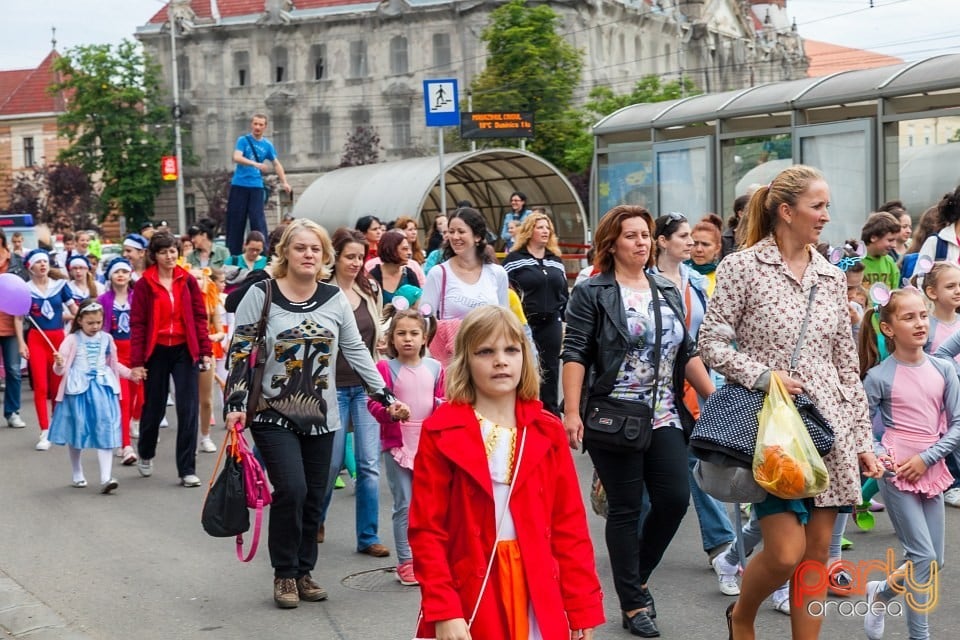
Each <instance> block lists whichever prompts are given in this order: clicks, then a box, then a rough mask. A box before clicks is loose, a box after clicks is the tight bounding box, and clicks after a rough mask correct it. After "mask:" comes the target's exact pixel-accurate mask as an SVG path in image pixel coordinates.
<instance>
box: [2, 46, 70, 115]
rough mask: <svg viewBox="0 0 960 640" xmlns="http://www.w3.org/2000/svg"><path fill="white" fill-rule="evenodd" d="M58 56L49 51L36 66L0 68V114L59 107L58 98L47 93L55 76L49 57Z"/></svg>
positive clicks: (42, 111)
mask: <svg viewBox="0 0 960 640" xmlns="http://www.w3.org/2000/svg"><path fill="white" fill-rule="evenodd" d="M59 57H60V56H59V54H58V53H57V52H56V51H51V52H50V53H49V54H48V55H47V57H46V58H44V59H43V62H41V63H40V66H38V67H37V68H36V69H18V70H16V71H2V72H0V116H17V115H27V114H32V113H54V112H57V111H62V110H63V104H62V101H61V100H60V99H59V98H57V97H56V96H52V95H50V94H49V93H47V87H49V86H50V84H51V83H52V82H53V81H54V78H55V75H54V71H53V61H54V60H56V59H57V58H59ZM14 83H16V84H14Z"/></svg>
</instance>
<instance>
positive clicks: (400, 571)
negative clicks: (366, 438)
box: [367, 305, 444, 586]
mask: <svg viewBox="0 0 960 640" xmlns="http://www.w3.org/2000/svg"><path fill="white" fill-rule="evenodd" d="M389 308H390V309H391V310H393V305H389ZM384 311H385V312H386V309H384ZM427 322H428V319H427V318H425V317H424V316H423V315H421V314H420V312H419V311H417V310H415V309H404V310H402V311H396V312H395V314H394V316H393V319H392V320H391V322H390V326H389V328H388V329H387V333H386V344H387V356H388V358H389V359H387V360H380V361H379V362H377V369H378V370H379V371H380V375H382V376H383V379H384V380H385V381H386V383H387V386H388V387H390V388H392V389H393V394H394V395H395V396H396V397H397V399H398V400H400V401H401V402H403V403H405V404H406V405H407V406H409V407H410V417H409V418H408V419H407V420H404V421H402V422H400V421H396V420H392V419H391V418H390V416H389V415H388V414H387V412H386V410H385V409H384V408H383V405H381V404H380V403H378V402H376V401H375V400H368V401H367V407H368V408H369V409H370V413H371V414H372V415H373V417H374V418H376V420H377V422H379V423H380V444H381V447H382V449H383V466H384V468H385V469H386V474H387V483H388V484H389V485H390V493H392V494H393V539H394V540H395V541H396V545H397V579H398V580H399V581H400V584H402V585H407V586H414V585H416V584H417V579H416V578H415V577H414V573H413V555H412V554H411V552H410V544H409V542H408V541H407V521H408V512H409V507H410V494H411V490H412V483H413V462H414V456H416V454H417V444H418V443H419V441H420V430H421V426H422V425H423V421H424V420H425V419H426V418H427V417H428V416H430V414H432V413H433V412H434V410H435V409H436V408H437V406H438V405H439V404H440V403H441V402H442V401H443V383H444V379H443V369H442V368H441V366H440V363H439V362H437V361H436V360H434V359H433V358H427V357H424V354H425V352H426V345H427V334H428V333H429V330H428V326H427Z"/></svg>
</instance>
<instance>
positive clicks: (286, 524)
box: [250, 422, 334, 578]
mask: <svg viewBox="0 0 960 640" xmlns="http://www.w3.org/2000/svg"><path fill="white" fill-rule="evenodd" d="M250 432H251V433H252V434H253V441H254V443H255V444H256V445H257V450H258V451H259V453H260V457H261V459H262V460H263V462H264V466H265V467H266V470H267V477H268V478H269V479H270V484H272V485H273V502H272V503H271V505H270V529H269V536H268V538H267V546H268V548H269V549H270V564H271V565H272V566H273V575H274V577H277V578H299V577H301V576H304V575H306V574H308V573H310V572H311V571H313V568H314V566H316V564H317V529H319V527H320V511H321V509H322V507H323V494H324V490H325V489H326V486H327V474H328V473H329V470H330V456H331V454H332V453H333V436H334V434H333V433H332V432H331V433H325V434H323V435H319V436H305V435H300V434H298V433H295V432H293V431H290V430H289V429H284V428H283V427H280V426H278V425H275V424H267V423H262V422H254V423H253V426H252V428H251V429H250Z"/></svg>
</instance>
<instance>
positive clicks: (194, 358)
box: [130, 231, 213, 487]
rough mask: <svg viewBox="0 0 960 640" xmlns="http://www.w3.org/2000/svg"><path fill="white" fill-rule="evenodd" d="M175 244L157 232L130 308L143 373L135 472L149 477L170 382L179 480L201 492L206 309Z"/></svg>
mask: <svg viewBox="0 0 960 640" xmlns="http://www.w3.org/2000/svg"><path fill="white" fill-rule="evenodd" d="M179 254H180V251H179V249H178V245H177V239H176V238H175V237H174V236H173V234H171V233H169V232H167V231H158V232H157V233H155V234H153V236H152V237H151V238H150V245H149V247H148V248H147V265H148V266H147V269H146V270H145V271H144V272H143V275H142V276H140V279H139V280H137V283H136V284H135V285H134V288H133V293H134V295H133V300H132V302H131V307H130V368H131V369H133V370H134V371H138V370H139V372H140V373H141V374H143V376H142V377H143V378H145V379H144V390H143V391H144V404H143V415H142V417H141V419H140V440H139V441H138V448H139V453H140V461H139V462H138V463H137V469H138V470H139V471H140V475H142V476H143V477H145V478H147V477H149V476H151V475H153V457H154V455H156V452H157V436H158V435H159V433H160V420H161V419H162V418H163V415H164V412H165V411H166V402H167V393H168V391H169V387H170V377H171V376H172V377H173V386H174V389H175V391H176V393H175V398H176V400H175V401H176V411H177V475H179V476H180V484H182V485H183V486H185V487H199V486H200V478H198V477H197V475H196V462H197V420H198V419H199V418H198V415H197V414H198V411H199V406H200V405H199V396H198V384H199V379H198V372H199V370H200V367H204V368H209V367H210V366H211V363H212V360H211V355H212V354H213V351H212V349H211V346H210V336H209V334H208V333H207V310H206V306H205V305H204V300H203V294H202V293H201V292H200V287H199V285H198V284H197V280H196V278H194V277H193V276H192V275H190V273H189V272H187V271H186V270H184V269H183V268H182V267H179V266H177V258H178V257H179Z"/></svg>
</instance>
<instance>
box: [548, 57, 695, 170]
mask: <svg viewBox="0 0 960 640" xmlns="http://www.w3.org/2000/svg"><path fill="white" fill-rule="evenodd" d="M699 93H700V90H699V89H697V87H696V85H695V84H694V83H693V81H692V80H690V78H687V77H684V78H683V80H682V81H680V80H670V81H669V82H663V81H662V80H661V79H660V77H659V76H657V75H652V74H651V75H647V76H644V77H643V78H641V79H640V80H638V81H637V83H636V84H635V85H634V86H633V89H632V90H631V91H630V92H629V93H621V94H618V93H615V92H614V91H613V89H611V88H610V87H607V86H599V87H594V89H593V90H592V91H591V92H590V99H589V100H588V101H587V103H586V104H585V105H584V108H583V110H582V111H581V118H582V120H581V124H582V126H581V129H580V135H579V136H578V137H577V139H576V140H575V141H574V142H573V144H571V145H569V146H568V147H567V149H566V151H565V156H566V158H565V166H568V167H570V168H571V169H572V170H574V171H584V170H586V169H587V168H589V166H590V162H591V161H592V160H593V134H592V133H590V127H592V126H593V124H595V123H596V122H597V121H598V120H600V119H601V118H603V117H605V116H608V115H610V114H611V113H613V112H614V111H617V110H619V109H622V108H623V107H628V106H630V105H632V104H642V103H647V102H665V101H667V100H676V99H677V98H681V97H683V96H692V95H697V94H699Z"/></svg>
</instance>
